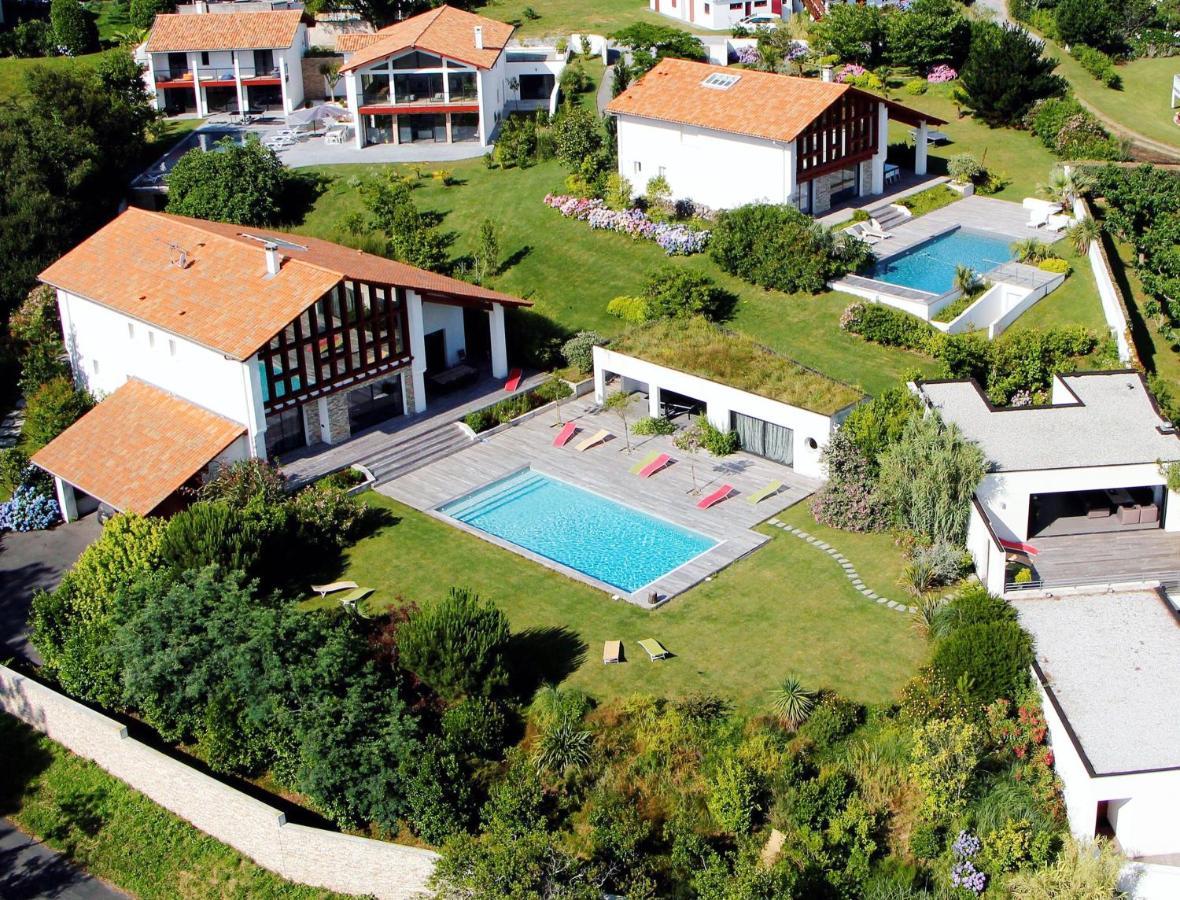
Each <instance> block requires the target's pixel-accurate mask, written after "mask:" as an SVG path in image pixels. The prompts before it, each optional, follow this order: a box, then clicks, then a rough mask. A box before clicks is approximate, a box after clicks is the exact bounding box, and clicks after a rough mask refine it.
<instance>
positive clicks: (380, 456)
mask: <svg viewBox="0 0 1180 900" xmlns="http://www.w3.org/2000/svg"><path fill="white" fill-rule="evenodd" d="M470 443H471V438H470V437H468V435H467V433H466V432H465V431H463V429H461V428H460V427H459V425H458V423H455V422H447V423H444V424H440V425H439V427H438V428H435V429H432V430H430V431H427V432H419V433H417V434H413V435H406V436H405V437H404V438H402V439H400V440H394V441H391V442H390V443H388V444H385V445H384V446H382V448H381V450H380V451H379V452H378V453H373V454H371V455H369V456H366V457H362V458H361V459H358V460H357V462H359V463H360V464H361V465H363V466H365V467H366V468H367V469H368V470H369V471H370V472H372V473H373V477H374V478H375V479H376V481H377V483H378V484H380V483H382V482H385V481H392V480H393V479H395V478H401V477H402V476H403V475H408V474H410V473H411V472H413V471H415V470H416V469H420V468H422V467H423V466H426V465H429V464H430V463H432V462H434V461H435V460H438V459H442V458H443V457H444V456H450V455H451V454H452V453H455V452H456V451H458V450H461V449H463V448H464V447H466V446H468V445H469V444H470Z"/></svg>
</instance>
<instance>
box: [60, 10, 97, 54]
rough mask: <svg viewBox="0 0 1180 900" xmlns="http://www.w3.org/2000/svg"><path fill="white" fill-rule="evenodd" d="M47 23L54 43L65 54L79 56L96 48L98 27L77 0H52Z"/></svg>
mask: <svg viewBox="0 0 1180 900" xmlns="http://www.w3.org/2000/svg"><path fill="white" fill-rule="evenodd" d="M49 23H50V25H51V26H52V28H53V40H54V43H55V44H56V45H57V46H58V47H60V48H61V50H62V51H63V52H64V53H65V54H66V55H67V56H80V55H82V54H83V53H90V52H92V51H94V50H97V49H98V29H97V28H96V27H95V25H94V18H93V17H92V16H91V15H90V14H89V13H88V12H87V11H86V10H85V9H83V8H82V4H81V3H79V2H78V0H52V2H51V3H50V4H49Z"/></svg>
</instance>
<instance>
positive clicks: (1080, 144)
mask: <svg viewBox="0 0 1180 900" xmlns="http://www.w3.org/2000/svg"><path fill="white" fill-rule="evenodd" d="M1025 121H1026V123H1027V125H1028V127H1029V128H1030V129H1032V131H1033V133H1034V134H1036V136H1037V137H1038V138H1040V139H1041V143H1043V144H1044V145H1045V146H1046V147H1048V148H1049V149H1050V150H1052V151H1053V152H1054V153H1055V154H1056V155H1057V156H1059V157H1061V158H1062V159H1126V157H1127V150H1126V147H1125V145H1124V142H1123V141H1121V140H1119V139H1118V138H1116V137H1113V136H1112V135H1111V134H1110V133H1108V132H1107V130H1106V129H1105V128H1103V127H1102V125H1101V124H1100V123H1099V121H1098V120H1097V119H1096V118H1095V117H1094V115H1093V114H1092V113H1091V112H1090V111H1089V110H1087V109H1086V108H1085V107H1084V106H1082V104H1080V103H1079V102H1078V101H1077V100H1075V99H1074V98H1073V97H1050V98H1048V99H1045V100H1040V101H1038V102H1037V103H1036V104H1034V105H1033V107H1032V109H1030V110H1029V112H1028V115H1027V116H1026V117H1025Z"/></svg>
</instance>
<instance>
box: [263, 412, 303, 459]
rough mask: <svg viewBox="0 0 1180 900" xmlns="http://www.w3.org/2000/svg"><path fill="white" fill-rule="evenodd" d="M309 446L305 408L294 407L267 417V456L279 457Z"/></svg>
mask: <svg viewBox="0 0 1180 900" xmlns="http://www.w3.org/2000/svg"><path fill="white" fill-rule="evenodd" d="M306 446H307V436H306V435H305V434H304V431H303V408H302V407H299V406H292V407H290V408H289V409H285V410H283V411H282V412H278V413H272V414H271V415H269V416H267V417H266V455H267V456H270V457H274V456H277V455H278V454H280V453H289V452H290V451H292V450H298V449H299V448H300V447H306Z"/></svg>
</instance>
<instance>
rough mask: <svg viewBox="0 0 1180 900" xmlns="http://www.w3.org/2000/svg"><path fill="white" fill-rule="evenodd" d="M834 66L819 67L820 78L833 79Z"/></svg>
mask: <svg viewBox="0 0 1180 900" xmlns="http://www.w3.org/2000/svg"><path fill="white" fill-rule="evenodd" d="M832 68H833V67H832V66H830V65H827V66H820V67H819V71H820V79H821V80H822V81H832V80H833V79H832Z"/></svg>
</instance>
